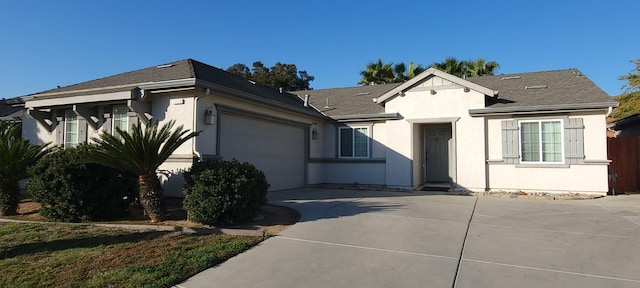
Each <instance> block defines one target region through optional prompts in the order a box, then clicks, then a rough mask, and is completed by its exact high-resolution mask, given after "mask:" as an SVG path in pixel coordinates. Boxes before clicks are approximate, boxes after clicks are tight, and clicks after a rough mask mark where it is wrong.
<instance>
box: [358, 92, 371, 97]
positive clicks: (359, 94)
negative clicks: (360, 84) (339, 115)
mask: <svg viewBox="0 0 640 288" xmlns="http://www.w3.org/2000/svg"><path fill="white" fill-rule="evenodd" d="M369 94H371V93H369V92H360V93H356V96H364V95H369Z"/></svg>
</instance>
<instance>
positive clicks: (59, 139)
mask: <svg viewBox="0 0 640 288" xmlns="http://www.w3.org/2000/svg"><path fill="white" fill-rule="evenodd" d="M54 115H55V117H54V118H55V119H54V120H55V121H56V122H57V125H56V128H55V133H56V143H55V145H57V146H62V145H64V117H63V116H62V115H60V113H59V112H58V111H56V113H54Z"/></svg>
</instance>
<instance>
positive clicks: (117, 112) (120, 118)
mask: <svg viewBox="0 0 640 288" xmlns="http://www.w3.org/2000/svg"><path fill="white" fill-rule="evenodd" d="M128 113H129V108H127V107H115V108H113V128H112V130H113V131H111V133H112V134H113V135H114V136H116V138H118V139H120V138H121V137H120V135H118V133H116V127H118V128H120V130H122V131H129V116H128ZM120 140H122V139H120Z"/></svg>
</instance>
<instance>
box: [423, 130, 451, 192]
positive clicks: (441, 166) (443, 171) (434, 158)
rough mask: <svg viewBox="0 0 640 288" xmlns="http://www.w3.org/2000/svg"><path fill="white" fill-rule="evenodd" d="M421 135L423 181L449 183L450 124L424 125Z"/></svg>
mask: <svg viewBox="0 0 640 288" xmlns="http://www.w3.org/2000/svg"><path fill="white" fill-rule="evenodd" d="M423 135H424V150H423V151H424V163H425V164H424V179H425V182H426V183H427V184H428V183H447V184H450V183H451V182H452V177H451V173H450V171H451V169H450V159H451V150H452V137H451V124H429V125H425V126H424V130H423Z"/></svg>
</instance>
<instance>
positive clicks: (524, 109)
mask: <svg viewBox="0 0 640 288" xmlns="http://www.w3.org/2000/svg"><path fill="white" fill-rule="evenodd" d="M612 107H618V102H602V103H580V104H557V105H538V106H519V107H500V108H480V109H469V114H470V115H471V116H490V115H503V114H539V113H557V112H571V111H577V110H601V109H609V108H612Z"/></svg>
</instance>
